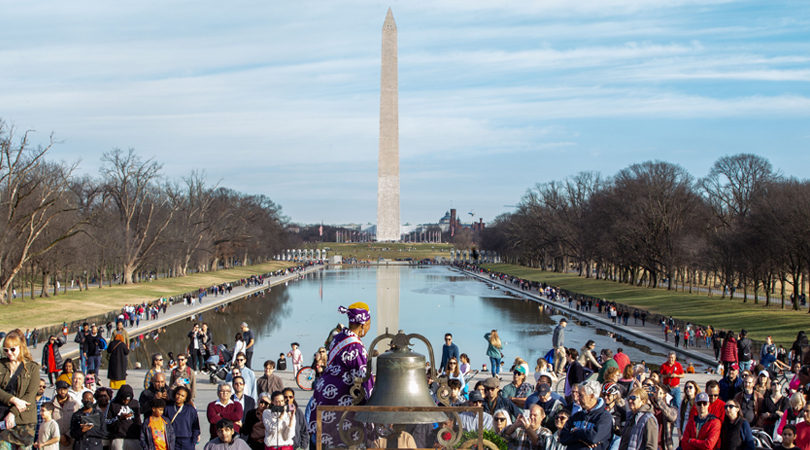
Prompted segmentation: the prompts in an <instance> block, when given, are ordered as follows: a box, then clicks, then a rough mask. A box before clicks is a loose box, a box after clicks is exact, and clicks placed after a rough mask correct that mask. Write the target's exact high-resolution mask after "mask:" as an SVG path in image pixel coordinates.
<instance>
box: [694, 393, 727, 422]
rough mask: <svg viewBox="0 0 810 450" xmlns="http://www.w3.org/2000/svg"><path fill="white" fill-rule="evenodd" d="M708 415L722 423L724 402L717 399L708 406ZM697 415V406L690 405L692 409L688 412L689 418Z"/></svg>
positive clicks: (724, 408)
mask: <svg viewBox="0 0 810 450" xmlns="http://www.w3.org/2000/svg"><path fill="white" fill-rule="evenodd" d="M709 414H711V415H713V416H714V417H717V418H718V419H720V422H721V423H722V422H723V420H724V419H725V418H726V402H724V401H723V400H720V399H719V398H718V399H717V400H715V401H713V402H711V403H710V404H709ZM696 415H697V405H692V409H690V410H689V418H690V419H691V418H692V417H695V416H696Z"/></svg>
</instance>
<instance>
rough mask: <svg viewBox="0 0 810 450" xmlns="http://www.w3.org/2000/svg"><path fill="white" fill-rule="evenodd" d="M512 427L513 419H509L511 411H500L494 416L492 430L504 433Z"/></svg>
mask: <svg viewBox="0 0 810 450" xmlns="http://www.w3.org/2000/svg"><path fill="white" fill-rule="evenodd" d="M510 425H512V419H511V418H510V417H509V411H507V410H505V409H499V410H497V411H495V414H493V415H492V429H493V430H494V431H495V432H496V433H498V434H501V433H503V430H505V429H506V428H507V427H509V426H510Z"/></svg>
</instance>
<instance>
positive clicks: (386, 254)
mask: <svg viewBox="0 0 810 450" xmlns="http://www.w3.org/2000/svg"><path fill="white" fill-rule="evenodd" d="M325 247H329V248H331V249H332V250H330V251H328V254H329V256H333V255H340V256H343V259H348V258H357V260H358V261H360V260H362V261H367V260H371V261H376V260H377V259H378V258H384V259H390V260H396V259H405V258H411V259H413V260H414V261H419V260H420V259H424V258H434V257H437V256H444V257H445V258H448V259H449V258H450V247H451V245H450V244H396V243H393V244H392V243H372V242H358V243H347V244H336V243H334V242H323V243H317V244H306V245H304V246H302V248H311V249H316V248H321V249H322V248H325Z"/></svg>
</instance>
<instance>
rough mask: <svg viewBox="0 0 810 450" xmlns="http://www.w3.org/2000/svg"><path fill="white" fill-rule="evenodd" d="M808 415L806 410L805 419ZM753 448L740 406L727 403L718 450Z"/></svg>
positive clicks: (749, 428) (734, 403)
mask: <svg viewBox="0 0 810 450" xmlns="http://www.w3.org/2000/svg"><path fill="white" fill-rule="evenodd" d="M808 413H810V410H806V412H805V417H807V416H808V415H810V414H808ZM805 420H807V419H805ZM755 448H756V444H754V435H753V434H752V433H751V425H750V424H749V423H748V421H747V420H745V417H743V415H742V414H741V413H740V405H739V404H738V403H737V402H736V401H735V400H729V401H727V402H726V418H725V419H724V420H723V426H722V427H721V429H720V450H754V449H755Z"/></svg>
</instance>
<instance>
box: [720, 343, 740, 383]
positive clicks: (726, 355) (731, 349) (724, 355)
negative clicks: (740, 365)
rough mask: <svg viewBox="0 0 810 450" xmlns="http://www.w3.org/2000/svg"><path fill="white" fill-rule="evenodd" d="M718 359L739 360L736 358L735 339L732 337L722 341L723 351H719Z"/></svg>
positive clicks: (724, 360)
mask: <svg viewBox="0 0 810 450" xmlns="http://www.w3.org/2000/svg"><path fill="white" fill-rule="evenodd" d="M720 361H723V362H739V360H738V359H737V340H736V339H734V338H733V337H732V338H728V339H726V341H725V342H724V343H723V351H722V352H721V353H720ZM726 375H727V374H726Z"/></svg>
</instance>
